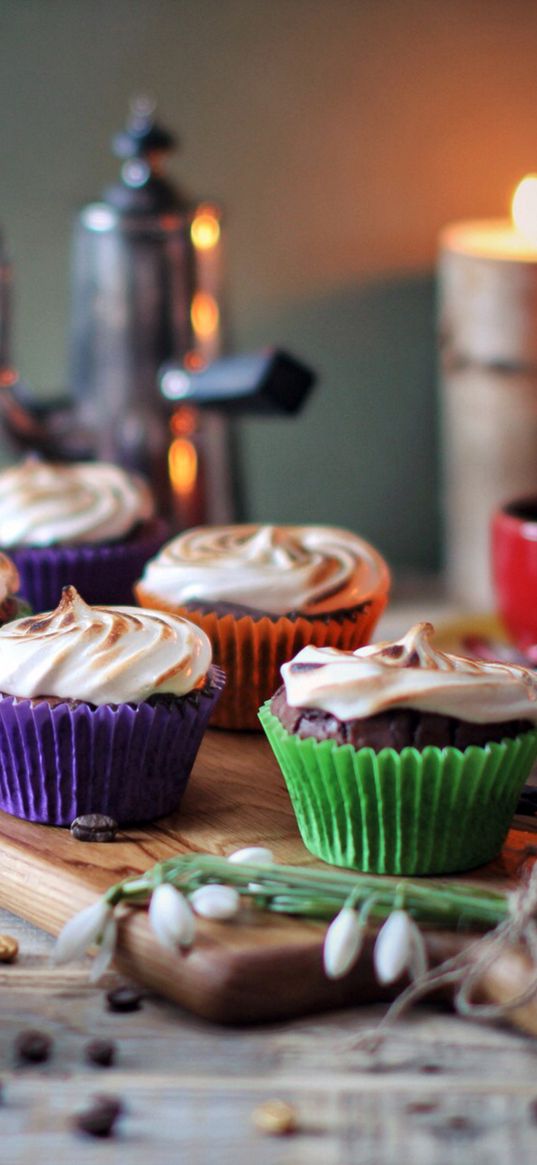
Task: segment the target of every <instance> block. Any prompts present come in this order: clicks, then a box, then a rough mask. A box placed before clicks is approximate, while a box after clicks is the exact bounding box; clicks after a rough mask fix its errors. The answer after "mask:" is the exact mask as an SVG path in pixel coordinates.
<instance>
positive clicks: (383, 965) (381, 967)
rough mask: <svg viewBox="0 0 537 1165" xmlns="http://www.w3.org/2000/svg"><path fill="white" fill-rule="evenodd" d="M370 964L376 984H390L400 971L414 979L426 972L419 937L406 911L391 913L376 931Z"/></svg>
mask: <svg viewBox="0 0 537 1165" xmlns="http://www.w3.org/2000/svg"><path fill="white" fill-rule="evenodd" d="M373 964H374V967H375V974H376V976H377V979H378V981H379V983H394V982H395V980H396V979H399V978H400V976H401V975H402V974H403V971H410V973H411V975H412V978H414V979H415V978H417V977H418V976H419V975H421V974H423V972H424V971H425V970H426V968H427V956H426V952H425V943H424V941H423V936H422V934H421V932H420V930H419V928H418V927H417V926H416V923H415V922H414V921H413V919H412V918H410V915H408V914H407V913H406V910H393V911H392V913H391V914H390V915H389V917H388V918H387V919H386V922H385V923H384V926H382V927H381V929H380V930H379V932H378V935H377V939H376V942H375V949H374V951H373Z"/></svg>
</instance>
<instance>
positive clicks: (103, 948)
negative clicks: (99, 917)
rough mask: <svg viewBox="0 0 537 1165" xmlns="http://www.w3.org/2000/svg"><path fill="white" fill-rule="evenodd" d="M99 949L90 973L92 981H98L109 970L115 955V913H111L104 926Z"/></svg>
mask: <svg viewBox="0 0 537 1165" xmlns="http://www.w3.org/2000/svg"><path fill="white" fill-rule="evenodd" d="M98 942H99V949H98V951H97V954H96V955H95V958H94V960H93V963H92V964H91V970H90V973H89V977H90V981H91V982H92V983H97V982H98V981H99V979H100V978H101V976H102V975H104V973H105V971H107V970H108V968H109V966H110V963H111V962H112V959H113V957H114V952H115V949H116V943H117V920H116V916H115V913H112V914H110V915H109V917H108V918H107V919H106V922H105V924H104V927H103V931H102V934H101V936H100V938H99V940H98Z"/></svg>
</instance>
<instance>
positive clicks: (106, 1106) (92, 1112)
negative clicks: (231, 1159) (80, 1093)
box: [73, 1096, 123, 1137]
mask: <svg viewBox="0 0 537 1165" xmlns="http://www.w3.org/2000/svg"><path fill="white" fill-rule="evenodd" d="M122 1112H123V1104H122V1102H121V1100H119V1098H118V1097H117V1096H94V1097H93V1104H92V1105H91V1107H90V1108H87V1109H85V1110H84V1112H80V1113H78V1114H77V1116H76V1117H75V1118H74V1122H73V1123H74V1127H75V1129H76V1130H77V1131H78V1132H80V1133H85V1134H86V1135H87V1136H89V1137H110V1136H112V1133H113V1131H114V1125H115V1123H116V1121H117V1118H118V1117H119V1116H120V1115H121V1113H122Z"/></svg>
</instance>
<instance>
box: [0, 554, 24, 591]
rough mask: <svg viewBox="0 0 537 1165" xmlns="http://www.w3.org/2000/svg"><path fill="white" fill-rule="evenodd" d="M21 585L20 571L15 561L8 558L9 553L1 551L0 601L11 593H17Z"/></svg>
mask: <svg viewBox="0 0 537 1165" xmlns="http://www.w3.org/2000/svg"><path fill="white" fill-rule="evenodd" d="M19 587H20V578H19V572H18V570H17V567H16V566H15V563H14V562H12V561H11V559H10V558H8V556H7V554H2V553H1V552H0V603H3V602H4V600H5V599H7V598H9V597H10V595H16V593H17V591H18V589H19Z"/></svg>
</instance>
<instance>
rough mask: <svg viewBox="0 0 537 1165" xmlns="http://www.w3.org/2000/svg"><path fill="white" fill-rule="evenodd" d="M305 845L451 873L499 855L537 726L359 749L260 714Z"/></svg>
mask: <svg viewBox="0 0 537 1165" xmlns="http://www.w3.org/2000/svg"><path fill="white" fill-rule="evenodd" d="M259 719H260V720H261V723H262V725H263V728H264V730H265V733H266V735H267V738H268V741H269V743H270V745H271V748H272V750H273V752H274V754H275V756H276V759H277V761H278V763H279V765H280V768H281V770H282V773H283V776H284V778H285V782H286V784H287V788H288V791H289V796H290V798H291V802H292V805H293V809H294V811H295V815H296V819H297V823H298V827H299V830H300V833H301V836H302V840H303V842H304V845H306V846H307V848H308V849H309V850H310V851H311V853H313V854H315V856H316V857H319V858H322V860H323V861H325V862H330V863H331V864H333V865H336V866H345V867H347V868H351V869H356V870H362V871H364V872H367V873H376V874H395V875H397V874H404V875H415V874H448V873H455V872H456V871H457V872H460V871H462V870H469V869H472V868H474V867H475V866H480V865H483V864H484V863H485V862H488V861H490V860H491V859H492V858H493V857H495V856H496V854H498V853H499V851H500V849H501V847H502V844H503V841H504V839H505V835H506V833H507V830H508V829H509V825H510V822H511V819H512V817H513V813H514V811H515V808H516V805H517V801H518V798H519V795H520V791H521V789H522V787H523V785H524V784H525V781H526V780H527V777H528V774H529V772H530V770H531V768H532V765H533V763H534V761H535V759H536V757H537V731H531V732H526V733H523V734H522V735H520V736H517V737H515V738H514V739H512V740H507V739H506V740H503V741H502V742H501V743H492V744H488V745H486V746H485V747H477V746H475V745H471V746H470V747H469V748H467V749H465V750H464V752H461V751H460V750H459V749H457V748H452V747H447V748H443V749H440V748H436V747H432V746H429V747H427V748H424V749H423V752H419V751H418V750H417V749H415V748H404V749H403V750H402V752H400V753H398V752H395V751H394V750H393V749H391V748H385V749H383V750H382V751H381V752H378V753H376V752H374V750H373V749H372V748H362V749H359V750H356V749H354V748H353V747H352V745H350V744H334V743H333V742H332V741H330V740H323V741H315V740H303V739H301V738H300V737H298V736H294V735H292V734H290V733H288V732H286V730H285V728H284V727H283V725H282V724H281V723H280V721H279V720H278V718H277V717H276V716H273V714H272V712H271V711H270V703H269V702H267V703H266V704H264V705H263V707H262V708H260V710H259Z"/></svg>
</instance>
